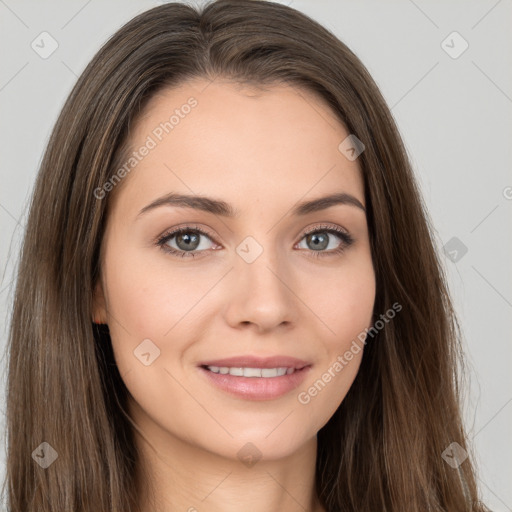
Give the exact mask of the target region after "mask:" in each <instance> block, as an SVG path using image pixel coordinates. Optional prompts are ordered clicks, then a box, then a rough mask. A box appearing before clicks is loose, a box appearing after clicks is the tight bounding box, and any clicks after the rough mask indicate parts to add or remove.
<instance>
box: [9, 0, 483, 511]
mask: <svg viewBox="0 0 512 512" xmlns="http://www.w3.org/2000/svg"><path fill="white" fill-rule="evenodd" d="M219 76H222V77H226V78H228V79H232V80H233V81H236V82H240V83H251V84H257V85H260V86H264V85H272V84H277V83H284V84H288V85H290V86H292V87H295V88H297V90H300V89H304V90H308V91H312V92H314V93H317V94H318V95H320V97H321V98H323V100H324V101H325V102H326V104H328V105H329V106H330V107H331V109H332V110H333V112H334V113H335V114H336V115H337V117H338V118H339V120H340V122H341V123H343V125H344V126H345V127H346V129H347V130H348V131H349V133H351V134H355V135H356V137H357V138H358V139H360V140H361V141H362V142H363V143H364V145H365V151H364V152H363V153H362V154H361V155H360V156H359V163H360V166H361V169H362V173H363V177H364V184H365V200H366V205H367V219H368V226H369V234H370V243H371V251H372V258H373V263H374V268H375V273H376V280H377V290H376V298H375V310H374V316H375V318H378V315H379V314H381V313H383V312H385V311H387V310H388V309H390V308H391V306H392V304H394V303H399V304H400V305H401V306H402V310H401V312H400V313H399V314H397V315H396V317H395V318H394V319H393V321H392V322H389V323H388V324H387V325H386V328H385V329H382V330H380V331H379V332H378V333H377V334H376V335H375V336H374V337H373V338H372V339H369V341H368V344H367V346H366V348H365V350H364V355H363V359H362V362H361V366H360V369H359V372H358V374H357V377H356V379H355V381H354V383H353V385H352V387H351V388H350V390H349V392H348V394H347V396H346V397H345V399H344V400H343V402H342V403H341V405H340V407H339V408H338V410H337V411H336V412H335V414H334V415H333V417H332V418H331V419H330V420H329V422H328V423H327V424H326V425H325V426H324V427H323V428H322V429H321V430H320V431H319V432H318V457H317V466H316V492H317V493H318V496H319V498H320V500H321V502H322V503H323V505H324V506H325V508H326V509H327V510H328V511H338V510H343V511H345V512H356V511H357V512H362V511H365V512H366V511H384V510H385V511H388V512H399V511H403V512H405V511H407V512H412V511H417V512H419V511H421V512H425V511H427V510H432V511H439V510H442V511H450V512H455V511H469V510H472V511H476V512H481V511H486V510H488V509H487V508H486V507H485V506H484V505H483V504H482V503H481V501H480V500H479V497H478V490H477V486H476V477H475V474H474V469H473V466H472V462H471V457H469V458H467V459H466V460H464V462H462V464H460V465H459V466H458V467H457V468H453V467H451V465H449V464H447V462H445V460H444V459H443V457H442V456H441V454H442V453H443V451H444V450H445V449H446V448H447V447H448V446H449V445H450V444H451V443H454V442H456V443H458V445H460V447H462V449H464V450H466V451H469V447H468V445H467V444H466V434H465V432H464V429H463V424H462V419H461V411H460V410H461V406H460V400H461V397H460V381H459V378H460V369H461V368H463V366H462V365H461V362H462V361H463V360H462V355H463V354H462V350H461V343H460V334H459V331H460V329H459V326H458V323H457V320H456V317H455V314H454V310H453V308H452V304H451V300H450V298H449V294H448V290H447V286H446V279H445V276H444V271H443V268H442V264H441V262H440V260H439V257H438V254H437V252H436V249H435V244H434V236H433V230H432V228H431V225H430V221H429V217H428V214H427V212H426V209H425V207H424V205H423V203H422V198H421V195H420V192H419V189H418V187H417V184H416V182H415V179H414V176H413V173H412V170H411V165H410V163H409V161H408V158H407V155H406V151H405V149H404V146H403V143H402V141H401V138H400V135H399V133H398V130H397V127H396V125H395V122H394V120H393V118H392V116H391V113H390V110H389V108H388V107H387V105H386V103H385V101H384V99H383V97H382V95H381V93H380V92H379V90H378V88H377V86H376V84H375V82H374V81H373V79H372V78H371V76H370V75H369V73H368V71H367V70H366V68H365V67H364V66H363V64H362V63H361V62H360V61H359V59H358V58H357V57H356V56H355V55H354V53H353V52H352V51H350V50H349V48H347V46H345V45H344V44H343V43H342V42H341V41H340V40H339V39H337V38H336V37H335V36H334V35H333V34H332V33H330V32H329V31H328V30H326V29H325V28H323V27H322V26H321V25H319V24H318V23H317V22H315V21H313V20H312V19H310V18H309V17H307V16H306V15H304V14H302V13H300V12H298V11H296V10H294V9H292V8H290V7H286V6H284V5H280V4H276V3H272V2H265V1H259V0H219V1H215V2H212V3H210V4H207V5H205V6H204V7H202V8H200V9H199V8H197V9H196V8H193V7H191V6H188V5H185V4H179V3H168V4H164V5H161V6H159V7H155V8H153V9H150V10H148V11H146V12H144V13H142V14H140V15H138V16H137V17H135V18H134V19H132V20H131V21H130V22H129V23H127V24H126V25H125V26H123V27H122V28H121V29H120V30H119V31H118V32H117V33H115V34H114V35H113V36H112V37H111V39H110V40H109V41H108V42H107V43H106V44H105V45H104V46H103V47H102V48H101V49H100V51H99V52H98V53H97V55H96V56H95V57H94V58H93V60H92V61H91V62H90V64H89V65H88V66H87V68H86V69H85V71H84V72H83V73H82V75H81V76H80V78H79V79H78V81H77V83H76V85H75V87H74V88H73V90H72V92H71V94H70V96H69V98H68V99H67V101H66V103H65V105H64V107H63V109H62V112H61V114H60V117H59V119H58V121H57V123H56V126H55V128H54V130H53V132H52V135H51V138H50V140H49V143H48V147H47V149H46V152H45V155H44V158H43V161H42V164H41V168H40V171H39V174H38V177H37V181H36V185H35V190H34V194H33V198H32V203H31V207H30V215H29V219H28V223H27V227H26V235H25V239H24V243H23V248H22V254H21V260H20V265H19V273H18V279H17V286H16V292H15V297H14V304H13V314H12V321H11V326H10V333H9V345H8V350H9V360H8V383H7V429H8V432H7V440H8V448H7V476H6V480H5V482H4V488H5V486H7V491H8V494H7V500H8V507H9V510H10V511H11V512H50V511H51V512H54V511H59V512H79V511H83V512H86V511H87V512H103V511H105V512H106V511H110V512H114V511H115V512H127V511H136V510H139V509H138V506H137V504H138V497H139V492H140V487H137V482H138V478H137V477H138V476H139V475H138V473H137V468H138V467H139V465H140V462H141V461H140V454H139V453H138V452H137V450H136V446H135V443H134V430H133V429H134V428H135V427H134V425H133V424H132V423H131V421H130V419H129V418H128V417H127V414H126V408H125V406H126V397H127V393H128V391H127V389H126V387H125V385H124V383H123V381H122V379H121V377H120V375H119V372H118V369H117V367H116V364H115V360H114V357H113V353H112V348H111V342H110V337H109V332H108V327H104V328H98V327H96V326H95V325H94V324H92V322H91V318H92V297H93V288H94V285H95V283H96V280H97V279H98V276H99V272H100V268H99V253H100V247H101V242H102V236H103V232H104V226H105V221H106V217H107V214H108V205H109V203H110V199H111V198H110V197H109V196H110V194H106V196H105V198H104V199H98V197H97V196H98V194H97V193H96V194H95V190H97V189H98V187H102V186H103V184H105V183H106V182H108V181H109V180H111V179H112V177H113V175H114V174H115V172H116V171H117V170H118V165H120V162H122V161H123V160H124V157H125V155H124V153H125V151H126V150H127V143H128V142H129V133H130V129H131V128H132V127H133V124H134V123H135V121H136V120H137V116H138V115H140V113H141V111H142V110H143V109H144V106H145V105H146V104H147V102H148V100H149V99H150V98H151V97H152V96H153V95H154V94H155V93H156V92H157V91H159V90H161V89H162V88H164V87H166V88H167V87H173V86H176V85H179V84H180V83H183V82H184V81H186V80H188V79H193V78H207V79H211V80H213V79H215V78H216V77H219ZM340 142H341V141H340ZM41 443H48V445H49V446H48V445H45V444H43V445H41ZM50 447H51V448H52V449H53V450H55V453H56V454H57V455H58V458H57V459H56V461H55V462H54V463H53V464H51V465H49V466H48V467H46V468H44V469H43V468H42V467H40V465H39V464H36V462H35V461H36V459H37V456H38V455H39V456H40V457H41V456H42V455H44V454H46V455H48V454H49V455H48V456H51V455H52V454H53V452H52V451H51V449H50Z"/></svg>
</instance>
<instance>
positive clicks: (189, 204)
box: [137, 192, 366, 218]
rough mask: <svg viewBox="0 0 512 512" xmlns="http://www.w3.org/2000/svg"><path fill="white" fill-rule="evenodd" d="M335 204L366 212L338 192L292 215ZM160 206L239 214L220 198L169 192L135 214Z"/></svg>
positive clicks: (231, 215)
mask: <svg viewBox="0 0 512 512" xmlns="http://www.w3.org/2000/svg"><path fill="white" fill-rule="evenodd" d="M336 205H348V206H354V207H356V208H359V209H361V210H362V211H363V212H365V213H366V209H365V207H364V206H363V205H362V204H361V202H360V201H359V199H357V198H356V197H354V196H353V195H351V194H347V193H345V192H340V193H336V194H331V195H328V196H324V197H319V198H317V199H312V200H309V201H303V202H302V203H299V204H297V205H296V206H295V207H294V208H293V210H292V215H298V216H302V215H307V214H309V213H313V212H318V211H321V210H326V209H327V208H330V207H331V206H336ZM161 206H178V207H182V208H193V209H195V210H202V211H205V212H209V213H213V214H214V215H221V216H223V217H229V218H235V217H239V215H240V211H239V210H238V209H236V208H233V207H232V206H231V205H230V204H229V203H226V202H225V201H222V200H220V199H214V198H211V197H205V196H197V195H196V196H193V195H186V194H174V193H171V194H167V195H165V196H162V197H159V198H158V199H156V200H155V201H153V202H152V203H150V204H148V205H147V206H145V207H144V208H142V210H141V211H140V212H139V213H138V215H137V216H138V217H139V216H141V215H143V214H144V213H146V212H148V211H150V210H153V209H155V208H159V207H161Z"/></svg>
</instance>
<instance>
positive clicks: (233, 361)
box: [199, 355, 311, 370]
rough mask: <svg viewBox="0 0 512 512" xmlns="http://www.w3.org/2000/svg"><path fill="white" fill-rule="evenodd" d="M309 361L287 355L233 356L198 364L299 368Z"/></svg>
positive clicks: (233, 366) (232, 366)
mask: <svg viewBox="0 0 512 512" xmlns="http://www.w3.org/2000/svg"><path fill="white" fill-rule="evenodd" d="M310 364H311V363H309V362H307V361H304V360H302V359H297V358H296V357H289V356H270V357H256V356H248V355H247V356H234V357H227V358H224V359H215V360H209V361H204V362H202V363H199V366H219V367H230V368H295V369H296V370H300V369H301V368H304V367H305V366H309V365H310Z"/></svg>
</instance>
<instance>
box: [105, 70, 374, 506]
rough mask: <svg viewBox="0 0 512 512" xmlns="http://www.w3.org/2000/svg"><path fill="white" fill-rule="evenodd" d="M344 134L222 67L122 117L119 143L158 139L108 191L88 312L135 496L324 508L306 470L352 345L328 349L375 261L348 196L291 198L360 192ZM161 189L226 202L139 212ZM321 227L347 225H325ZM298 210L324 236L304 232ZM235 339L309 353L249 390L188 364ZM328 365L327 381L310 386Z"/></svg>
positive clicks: (305, 104)
mask: <svg viewBox="0 0 512 512" xmlns="http://www.w3.org/2000/svg"><path fill="white" fill-rule="evenodd" d="M190 97H194V98H195V99H196V100H197V105H196V106H195V107H193V108H192V109H190V111H189V113H188V114H186V115H183V117H180V120H179V123H178V124H176V126H174V128H173V129H172V131H170V132H169V133H168V134H164V135H163V137H162V140H161V141H159V140H157V139H156V137H155V136H154V130H155V127H158V126H159V124H160V123H161V122H163V121H164V120H168V119H169V116H170V114H171V113H172V112H173V110H174V109H175V108H180V106H182V105H184V104H185V103H187V100H188V99H189V98H190ZM186 110H187V111H188V110H189V109H186ZM152 134H153V135H152ZM348 135H349V133H348V132H347V131H346V129H345V128H344V127H343V126H342V125H341V123H339V121H337V119H336V118H335V117H334V114H333V113H332V112H331V111H330V109H329V108H328V106H326V105H325V104H324V103H323V102H322V101H321V100H319V99H318V98H316V97H315V96H313V95H312V94H311V93H308V92H306V91H304V90H298V89H295V88H292V87H289V86H277V85H276V86H272V87H270V88H268V90H266V91H259V90H255V89H252V88H248V87H242V86H240V85H236V84H232V83H230V82H227V81H225V80H222V79H220V78H218V79H216V80H215V81H213V82H212V83H209V82H208V81H203V80H195V81H192V82H189V83H186V84H183V85H181V86H180V87H178V88H175V89H172V90H171V89H169V90H166V91H165V92H162V93H160V94H159V95H158V96H155V97H154V98H152V100H151V103H150V105H149V108H148V109H147V111H146V113H145V115H144V117H143V118H142V119H140V120H139V122H138V124H137V126H136V127H135V130H133V131H132V132H131V138H132V139H131V140H132V146H133V148H140V147H141V146H142V145H143V144H144V143H145V141H147V140H148V139H147V138H148V136H152V138H153V139H154V140H155V141H156V142H157V144H156V147H154V148H152V149H151V150H150V151H149V153H148V154H147V155H146V156H144V158H143V159H142V160H141V161H140V162H139V163H138V164H137V166H136V167H135V168H134V169H133V170H132V171H131V172H130V173H129V175H127V176H126V177H124V178H123V181H122V182H121V183H120V184H119V185H116V187H119V188H118V189H116V190H115V191H114V192H111V193H114V194H115V195H114V196H113V198H112V199H114V200H113V203H112V205H111V207H112V208H111V212H110V215H109V218H108V222H107V228H106V232H105V237H104V239H103V246H102V255H101V264H102V272H101V280H100V282H99V284H98V286H97V287H96V292H95V293H96V295H95V304H96V308H95V318H96V319H97V320H99V321H102V322H104V323H107V324H108V325H109V329H110V333H111V337H112V343H113V347H114V353H115V357H116V361H117V364H118V366H119V371H120V373H121V376H122V377H123V380H124V382H125V384H126V386H127V388H128V390H129V391H130V394H131V400H130V407H129V413H130V415H131V417H132V418H133V421H134V422H135V424H136V425H137V427H138V433H137V443H138V447H139V449H140V450H141V453H142V454H143V465H144V467H145V468H146V470H147V472H148V477H149V485H150V486H151V489H152V490H153V493H154V503H153V504H152V505H150V504H149V502H148V501H147V499H148V496H141V503H142V504H143V506H144V507H145V508H144V511H145V512H154V511H155V510H161V511H162V512H171V511H172V512H175V511H176V512H177V511H189V512H193V511H198V512H201V511H209V512H232V511H235V510H236V511H237V512H239V511H240V510H247V511H251V512H263V511H265V512H268V511H275V510H279V511H281V512H298V511H300V512H304V511H308V512H325V509H324V508H323V507H322V506H321V504H320V502H319V500H318V498H317V494H316V489H315V482H314V479H315V461H316V453H317V437H316V436H317V432H318V431H319V430H320V429H321V428H322V427H323V426H324V425H325V424H326V423H327V422H328V421H329V419H330V418H331V416H332V415H333V414H334V412H335V411H336V409H337V408H338V406H339V405H340V403H341V402H342V401H343V398H344V397H345V395H346V393H347V392H348V390H349V388H350V386H351V385H352V382H353V380H354V378H355V376H356V374H357V371H358V369H359V365H360V362H361V357H362V353H363V351H362V350H359V352H357V353H354V354H353V357H352V358H351V360H350V361H347V362H346V364H345V365H344V366H343V369H342V371H338V372H333V371H332V366H333V363H334V362H335V361H336V360H337V357H338V356H340V355H343V354H344V353H345V352H346V351H347V350H349V348H350V347H351V343H352V342H353V341H354V340H356V339H357V336H358V334H360V333H361V332H362V331H364V329H365V328H367V327H370V326H371V318H372V311H373V305H374V299H375V275H374V269H373V264H372V258H371V252H370V244H369V234H368V227H367V221H366V214H365V211H364V209H362V208H359V207H357V206H355V205H354V204H335V205H331V206H330V207H328V208H325V209H322V210H319V211H314V212H310V213H307V214H305V215H297V214H294V213H292V210H293V208H295V207H296V205H297V204H296V203H298V202H303V201H309V200H312V199H316V198H319V197H323V196H327V195H330V194H333V193H335V192H338V193H346V194H350V195H351V196H353V197H354V198H356V199H357V200H358V201H359V202H360V203H361V205H362V206H363V207H364V206H365V200H364V199H365V198H364V185H363V180H362V176H361V169H360V168H359V165H358V162H357V160H355V161H351V160H350V159H348V158H346V156H345V155H344V154H342V152H340V151H339V150H338V146H339V144H340V142H341V141H343V140H344V139H345V138H346V137H347V136H348ZM171 192H172V193H177V194H190V195H201V196H208V197H211V198H215V199H220V200H222V201H225V202H226V203H229V205H231V206H232V207H233V208H236V209H237V211H238V212H239V215H238V217H234V218H228V217H224V216H222V215H220V214H214V213H211V212H207V211H202V210H196V209H193V208H190V207H181V206H176V205H166V204H164V205H161V206H158V207H156V208H152V209H148V210H147V211H146V212H144V213H142V214H139V213H140V211H141V210H142V209H143V208H144V207H145V206H147V205H149V204H150V203H152V202H153V201H155V200H156V199H157V198H160V197H162V196H165V195H166V194H169V193H171ZM183 226H190V229H191V230H192V232H190V231H189V233H191V234H192V235H193V234H194V231H193V229H192V228H197V227H198V228H201V229H204V230H206V231H207V232H208V235H207V236H205V235H202V234H200V235H199V236H200V238H199V240H200V243H199V244H196V245H195V246H194V247H195V249H194V251H195V256H194V257H191V256H190V255H189V254H188V255H187V254H186V255H185V256H184V257H182V255H173V254H170V253H169V252H166V251H165V250H164V248H165V247H166V248H171V249H174V250H176V251H178V252H180V253H181V254H183V253H185V252H187V246H186V245H185V244H184V243H183V241H181V242H180V243H179V240H178V237H177V236H174V237H173V238H171V239H169V240H167V241H166V242H165V243H164V245H162V246H158V244H157V243H156V240H157V239H159V237H160V236H161V235H163V234H166V233H168V232H169V231H170V230H171V229H173V228H175V227H183ZM336 227H337V228H340V229H342V230H344V231H345V232H348V233H349V234H350V236H351V237H352V238H353V242H352V243H351V244H349V245H347V244H346V242H345V241H344V239H343V238H340V237H339V236H338V235H337V234H332V233H331V232H326V231H325V229H326V228H336ZM310 228H315V229H316V228H318V230H317V235H318V236H319V237H320V241H325V242H326V243H325V245H324V246H322V247H323V248H321V249H317V248H318V247H319V246H318V245H315V243H314V242H315V241H316V242H318V241H319V239H316V240H311V236H306V235H305V234H304V232H305V230H309V229H310ZM246 237H252V239H251V240H254V241H256V242H257V244H258V246H259V247H261V249H262V252H261V254H259V256H258V257H257V258H256V259H255V260H254V261H252V262H251V263H248V262H247V260H246V259H244V257H242V256H241V255H242V254H243V252H237V247H243V248H245V249H246V252H251V251H255V250H256V248H257V246H256V245H244V244H242V242H244V241H246ZM189 240H190V238H189ZM196 240H197V239H196ZM327 242H328V243H327ZM250 243H254V242H252V241H251V242H250ZM340 247H341V248H343V250H342V251H341V252H339V253H335V252H334V251H335V250H336V249H338V248H340ZM194 251H192V252H194ZM319 253H322V254H319ZM253 254H254V253H253ZM316 256H319V257H316ZM143 340H151V341H150V343H151V344H152V345H151V344H150V345H147V347H150V348H149V349H147V350H146V352H147V351H148V350H149V351H150V352H151V351H152V350H154V349H153V348H151V347H158V349H159V350H160V353H159V356H158V357H157V358H155V359H154V360H153V361H152V362H151V364H148V365H146V364H143V363H142V362H141V360H140V359H139V358H138V357H136V356H135V355H134V350H135V351H136V349H137V347H138V346H140V344H141V342H143ZM354 352H355V351H354ZM151 354H153V352H151ZM245 354H251V355H256V356H263V357H264V356H270V355H288V356H293V357H297V358H300V359H304V360H306V361H308V362H309V363H310V364H311V368H310V371H309V373H308V374H307V377H306V379H305V381H304V382H303V383H301V384H300V386H299V387H297V388H296V389H294V390H292V391H290V392H288V393H286V394H284V395H283V396H279V397H277V398H273V399H270V400H252V399H245V398H241V397H236V396H233V395H231V394H229V393H227V392H225V391H224V390H220V389H218V388H217V387H216V386H214V385H212V384H211V383H210V382H209V380H208V379H207V378H206V377H205V376H204V373H203V371H202V370H200V368H199V367H198V364H199V363H200V362H201V361H205V360H213V359H219V358H224V357H231V356H239V355H245ZM153 357H154V356H153V355H152V356H151V358H153ZM329 368H331V373H330V374H331V379H329V382H327V379H324V380H323V382H326V384H325V386H324V387H323V388H322V389H321V390H320V391H318V392H317V393H316V394H308V389H310V388H311V386H313V384H314V383H315V382H317V381H318V379H322V376H323V374H325V373H326V372H328V370H329ZM301 392H302V393H303V394H302V395H301V396H302V397H303V400H302V402H301V401H300V400H299V393H301ZM305 396H308V397H309V401H307V403H305V402H306V400H305V399H304V397H305ZM247 443H252V445H249V446H251V448H250V450H254V448H252V446H255V447H256V448H257V451H256V450H254V451H253V452H252V455H254V458H256V459H257V458H258V457H260V458H259V460H257V462H256V463H255V464H253V465H251V466H249V465H248V464H247V462H246V461H243V460H241V458H240V456H239V451H240V450H241V449H242V448H243V447H244V446H246V445H247ZM258 454H259V455H258ZM141 467H142V466H141Z"/></svg>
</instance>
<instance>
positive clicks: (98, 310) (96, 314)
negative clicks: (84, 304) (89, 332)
mask: <svg viewBox="0 0 512 512" xmlns="http://www.w3.org/2000/svg"><path fill="white" fill-rule="evenodd" d="M92 321H93V322H94V323H95V324H106V323H107V306H106V301H105V294H104V293H103V285H102V284H101V279H98V280H97V281H96V285H95V286H94V291H93V296H92Z"/></svg>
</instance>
